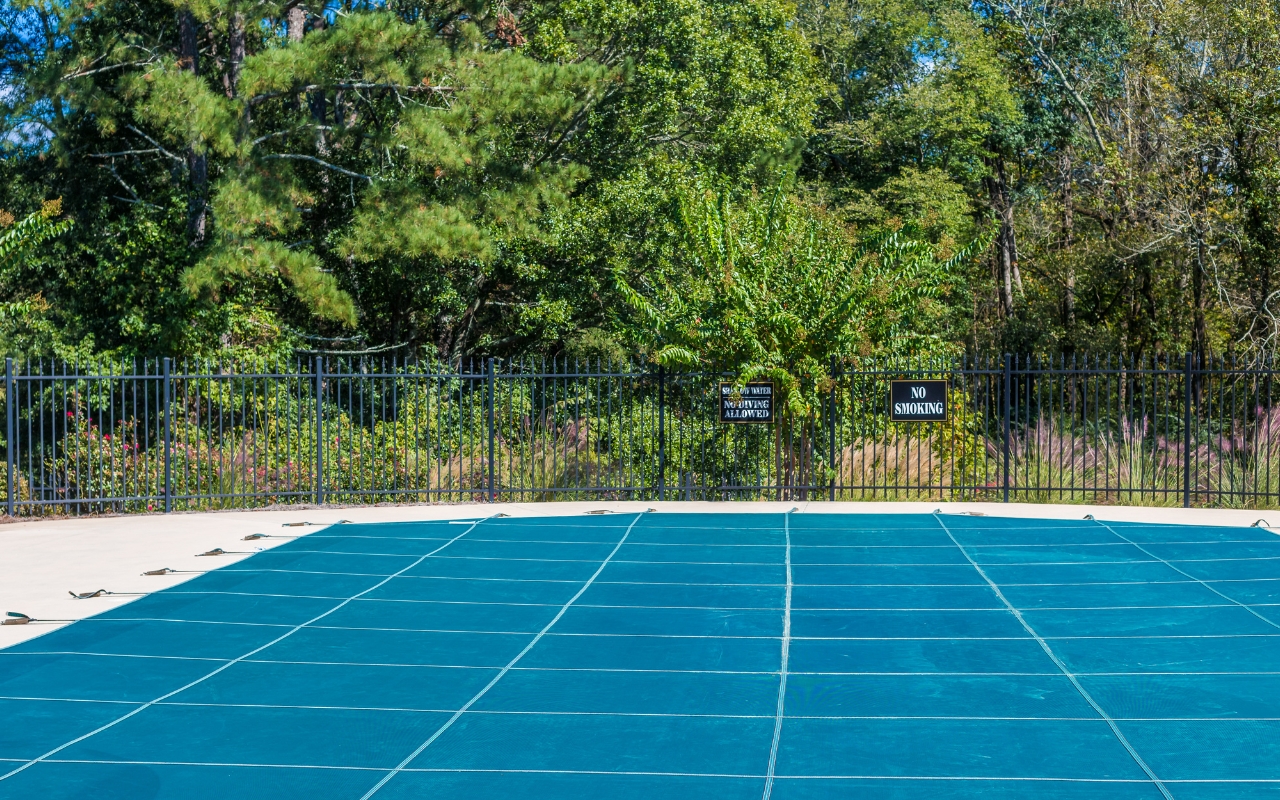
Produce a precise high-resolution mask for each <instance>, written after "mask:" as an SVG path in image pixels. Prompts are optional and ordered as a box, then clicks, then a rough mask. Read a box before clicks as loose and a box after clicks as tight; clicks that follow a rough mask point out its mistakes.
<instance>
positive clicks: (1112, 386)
mask: <svg viewBox="0 0 1280 800" xmlns="http://www.w3.org/2000/svg"><path fill="white" fill-rule="evenodd" d="M1275 375H1276V372H1275V371H1274V370H1273V369H1272V368H1271V365H1256V364H1255V365H1247V366H1245V365H1237V364H1235V363H1229V362H1222V361H1213V362H1210V363H1205V364H1199V363H1195V362H1194V360H1193V359H1192V358H1191V357H1190V356H1184V357H1179V358H1172V359H1170V358H1164V357H1158V358H1148V359H1134V358H1128V359H1125V358H1115V357H1110V358H1108V357H1103V358H1083V357H1082V358H1076V359H1071V360H1067V359H1063V358H1058V359H1055V360H1038V359H1028V358H1022V357H1015V356H1004V357H1003V358H994V359H984V358H965V359H958V360H954V361H938V360H932V361H921V360H876V359H866V360H861V361H858V362H853V363H846V364H837V365H832V370H831V374H830V378H829V380H827V381H824V382H823V383H822V384H821V386H820V387H819V393H820V396H821V397H822V398H823V399H822V402H821V404H820V406H819V407H818V408H816V409H815V410H814V412H813V413H811V414H808V415H805V416H804V417H802V418H796V417H791V416H788V415H786V414H782V415H780V417H779V419H778V421H777V422H775V423H772V424H767V425H754V424H747V425H726V424H722V423H720V422H718V421H717V410H718V405H717V404H718V396H717V394H718V393H717V385H718V383H719V381H721V380H724V379H726V378H727V377H729V376H726V375H723V374H720V373H715V372H670V371H665V370H663V369H659V368H648V367H645V368H638V367H635V366H632V365H610V364H591V365H586V364H581V363H564V362H561V361H552V362H549V363H546V362H539V363H532V362H528V361H525V362H500V361H494V360H492V359H490V360H486V361H478V362H472V363H467V364H453V365H450V366H442V365H439V364H421V363H412V362H410V363H406V362H403V361H398V360H394V359H393V360H385V361H367V360H366V361H330V362H327V361H325V360H322V359H315V360H312V361H308V362H297V363H294V364H292V365H290V367H289V368H281V367H279V366H277V367H275V368H273V369H270V370H265V369H254V370H245V369H243V368H230V367H228V366H226V365H219V364H212V363H200V364H192V363H189V362H180V363H175V362H172V361H170V360H169V359H163V360H160V361H138V362H132V363H123V364H122V363H114V364H105V363H99V364H94V365H92V366H77V365H70V364H54V363H50V362H47V361H33V362H30V363H26V364H21V365H19V364H16V363H14V362H13V361H12V360H10V361H6V364H5V375H4V394H5V400H4V415H5V422H4V427H3V431H4V434H5V440H4V449H5V459H6V478H5V490H6V495H5V504H6V506H5V507H6V510H7V511H8V513H9V514H10V515H44V514H76V513H89V512H122V511H124V512H145V511H157V512H158V511H173V510H193V509H216V508H239V507H250V506H263V505H271V504H279V503H317V504H318V503H343V504H352V503H377V502H401V501H403V502H424V501H430V502H436V501H439V502H459V501H507V500H517V501H535V500H561V499H588V498H598V499H637V500H640V499H644V500H648V499H667V500H672V499H697V500H704V499H705V500H719V499H740V500H750V499H810V500H906V499H952V500H994V501H1005V502H1008V501H1023V502H1075V503H1084V502H1088V503H1142V504H1160V505H1184V506H1190V505H1215V506H1249V507H1263V506H1270V505H1274V504H1277V503H1280V460H1277V459H1276V458H1275V457H1274V456H1275V455H1276V454H1277V452H1278V451H1280V418H1277V404H1276V402H1275V391H1274V388H1275V387H1274V386H1273V376H1275ZM898 378H935V379H936V378H945V379H947V380H949V381H950V391H949V400H948V405H949V408H948V411H949V420H948V421H947V422H945V423H902V422H893V421H891V420H890V419H889V415H888V394H889V381H891V380H893V379H898Z"/></svg>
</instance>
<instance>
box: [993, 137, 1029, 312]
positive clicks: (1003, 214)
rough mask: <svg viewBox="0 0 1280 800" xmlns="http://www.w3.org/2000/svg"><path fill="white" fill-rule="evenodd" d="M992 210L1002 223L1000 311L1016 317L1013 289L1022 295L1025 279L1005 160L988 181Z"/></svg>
mask: <svg viewBox="0 0 1280 800" xmlns="http://www.w3.org/2000/svg"><path fill="white" fill-rule="evenodd" d="M986 180H987V190H988V193H989V195H990V198H991V207H992V209H993V210H994V211H995V212H996V216H997V217H999V219H1000V231H999V233H997V234H996V251H995V259H996V281H997V284H998V286H999V290H1000V310H1001V312H1002V313H1003V315H1004V316H1005V317H1006V318H1008V317H1009V316H1010V315H1011V314H1012V313H1013V288H1014V286H1015V285H1016V286H1017V288H1018V293H1019V294H1021V293H1022V276H1021V274H1019V272H1018V243H1017V240H1016V239H1015V238H1014V230H1013V203H1012V202H1011V201H1010V198H1009V183H1008V176H1007V175H1006V173H1005V168H1004V158H1003V157H997V158H996V159H995V163H994V164H993V165H992V174H991V176H990V177H988V178H987V179H986Z"/></svg>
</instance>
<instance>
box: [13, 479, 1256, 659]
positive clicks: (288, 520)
mask: <svg viewBox="0 0 1280 800" xmlns="http://www.w3.org/2000/svg"><path fill="white" fill-rule="evenodd" d="M647 508H653V509H656V510H657V511H658V512H660V513H663V512H665V513H727V512H752V513H782V512H784V511H787V510H788V509H791V508H796V509H798V510H799V513H807V514H884V513H899V514H927V513H930V512H932V511H934V510H935V509H940V510H941V511H942V512H943V513H951V514H957V513H964V512H978V513H982V514H985V515H988V516H992V517H1015V518H1036V519H1073V520H1078V519H1081V518H1083V517H1084V515H1086V514H1093V515H1094V516H1095V517H1097V518H1098V519H1100V520H1108V521H1117V522H1147V523H1157V524H1183V525H1223V526H1249V525H1252V524H1253V523H1255V522H1256V521H1258V520H1259V519H1263V520H1266V523H1264V525H1271V526H1275V527H1273V528H1272V530H1273V532H1277V531H1280V511H1258V510H1252V511H1247V510H1245V511H1242V510H1235V509H1201V508H1193V509H1183V508H1151V507H1140V506H1084V505H1048V504H1045V505H1040V504H1030V503H1008V504H1005V503H950V502H940V501H930V502H892V503H890V502H884V503H877V502H849V503H843V502H837V503H831V502H826V501H788V502H702V501H691V502H690V501H683V502H682V501H667V502H639V501H635V502H632V501H602V502H593V501H585V502H566V503H494V504H485V503H476V504H466V505H403V506H355V507H337V506H335V507H320V508H317V507H283V508H281V507H276V508H268V509H254V510H243V511H211V512H202V513H180V514H170V515H163V514H147V515H134V516H110V517H107V516H102V517H95V516H86V517H80V518H74V519H60V520H29V521H21V522H12V523H9V524H5V525H0V613H3V612H17V613H20V614H25V615H27V616H29V617H31V618H32V619H33V622H31V623H28V624H25V625H5V626H3V627H0V648H3V647H8V646H10V645H14V644H17V643H19V642H22V641H25V640H27V639H31V638H34V637H36V636H39V635H41V634H44V633H48V632H49V631H51V630H55V629H56V628H59V627H62V626H63V625H66V624H69V623H70V622H73V621H75V620H78V619H83V618H85V617H91V616H94V615H95V614H99V613H102V612H103V611H106V610H108V609H111V608H116V607H118V606H120V605H123V604H125V603H128V602H130V601H131V600H134V599H136V598H137V597H140V596H143V595H146V594H150V593H152V592H156V591H159V590H161V589H167V588H169V587H171V586H176V585H178V584H180V583H183V582H185V581H187V580H190V579H191V578H193V577H195V576H196V575H198V574H201V573H203V572H207V571H210V570H214V569H217V568H219V567H223V566H226V565H228V564H231V563H234V562H236V561H239V560H240V559H243V558H248V557H249V556H250V555H252V554H253V553H255V552H258V551H260V550H269V549H271V548H272V547H275V546H277V545H279V544H281V543H283V542H287V541H292V539H293V538H294V537H296V536H305V535H307V534H309V533H314V532H315V531H318V530H321V529H322V528H324V527H326V526H328V525H332V524H335V523H337V522H339V521H340V520H348V521H350V522H410V521H416V520H439V519H473V518H475V517H477V516H488V515H490V514H499V513H502V514H508V515H510V516H516V517H530V516H564V515H575V514H585V513H587V512H590V511H600V510H607V511H610V512H613V513H628V512H639V511H644V510H645V509H647ZM1273 518H1274V519H1273ZM296 523H310V524H308V525H305V526H297V527H292V526H291V525H294V524H296ZM255 533H262V534H267V535H268V536H269V537H272V538H263V539H257V540H254V541H244V537H246V536H249V535H251V534H255ZM275 537H282V538H275ZM283 537H287V538H283ZM219 548H220V549H221V550H223V551H225V552H226V554H225V555H216V556H199V555H197V554H199V553H206V552H209V551H211V550H215V549H219ZM163 568H168V569H171V570H174V571H175V572H173V573H171V574H165V575H144V574H143V573H145V572H148V571H152V570H159V569H163ZM98 590H105V591H107V592H112V593H114V594H108V595H102V596H99V597H94V598H90V599H83V600H81V599H76V598H74V597H72V596H71V593H72V592H74V593H77V594H81V593H91V592H96V591H98Z"/></svg>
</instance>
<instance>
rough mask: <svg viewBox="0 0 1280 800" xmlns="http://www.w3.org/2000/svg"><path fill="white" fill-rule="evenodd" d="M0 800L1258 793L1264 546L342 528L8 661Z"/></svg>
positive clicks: (1150, 531) (721, 527)
mask: <svg viewBox="0 0 1280 800" xmlns="http://www.w3.org/2000/svg"><path fill="white" fill-rule="evenodd" d="M0 776H2V777H0V797H3V798H6V800H7V799H8V798H41V800H45V799H46V798H94V800H114V799H115V798H128V800H141V799H145V798H181V799H182V800H193V799H198V798H218V800H222V799H223V798H238V799H240V800H246V799H249V798H273V799H275V798H351V800H361V799H362V798H370V797H377V798H379V800H393V799H395V798H431V799H432V800H454V799H455V798H457V799H458V800H481V799H483V798H557V799H560V798H568V799H573V798H608V800H632V799H633V798H635V799H637V800H638V799H639V798H646V800H648V799H650V798H677V799H678V798H714V799H715V800H719V799H720V798H743V800H746V799H747V798H753V799H754V798H765V799H767V798H777V799H778V800H798V799H799V798H881V797H886V798H950V797H969V796H981V797H1036V798H1083V797H1089V798H1093V797H1107V798H1159V797H1178V798H1247V797H1262V796H1266V797H1280V536H1275V535H1273V534H1271V533H1269V532H1267V531H1265V530H1259V529H1256V528H1225V527H1192V526H1172V525H1137V524H1120V523H1110V522H1107V523H1104V522H1099V521H1092V520H1080V521H1063V520H1039V521H1036V520H1015V519H1005V518H994V517H970V516H958V515H905V514H903V515H872V514H856V515H836V514H817V513H813V514H799V513H792V514H785V515H783V514H668V513H645V514H627V515H622V514H617V515H612V516H603V517H593V516H577V517H556V518H535V519H511V518H506V519H504V518H486V519H480V520H472V521H467V522H462V523H459V522H457V521H455V522H421V523H386V524H370V525H341V526H335V527H332V528H328V529H325V530H323V531H320V532H317V533H315V534H312V535H310V536H306V537H304V538H300V539H298V540H296V541H294V542H292V543H289V544H286V545H283V546H281V547H278V548H275V549H273V550H270V551H267V552H263V553H260V554H258V555H255V556H253V557H252V558H249V559H247V560H244V561H241V562H239V563H237V564H234V565H230V566H227V567H226V568H224V569H220V570H217V571H215V572H211V573H209V574H206V575H202V576H200V577H198V578H196V579H194V580H192V581H189V582H187V583H185V584H182V585H181V586H178V587H176V588H173V589H169V590H166V591H162V592H158V593H156V594H152V595H150V596H148V597H145V598H143V599H140V600H138V601H136V602H133V603H130V604H129V605H126V606H123V607H120V608H116V609H114V610H112V611H110V612H108V613H105V614H101V615H99V616H97V617H94V618H92V619H87V620H84V621H81V622H78V623H75V624H74V625H70V626H68V627H66V628H63V629H60V630H56V631H53V632H51V633H49V634H46V635H44V636H41V637H39V638H37V639H33V640H30V641H28V642H25V643H23V644H21V645H19V646H16V647H11V648H8V649H6V650H3V651H0Z"/></svg>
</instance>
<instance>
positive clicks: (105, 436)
mask: <svg viewBox="0 0 1280 800" xmlns="http://www.w3.org/2000/svg"><path fill="white" fill-rule="evenodd" d="M102 441H104V442H109V441H111V434H109V433H104V434H102Z"/></svg>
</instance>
